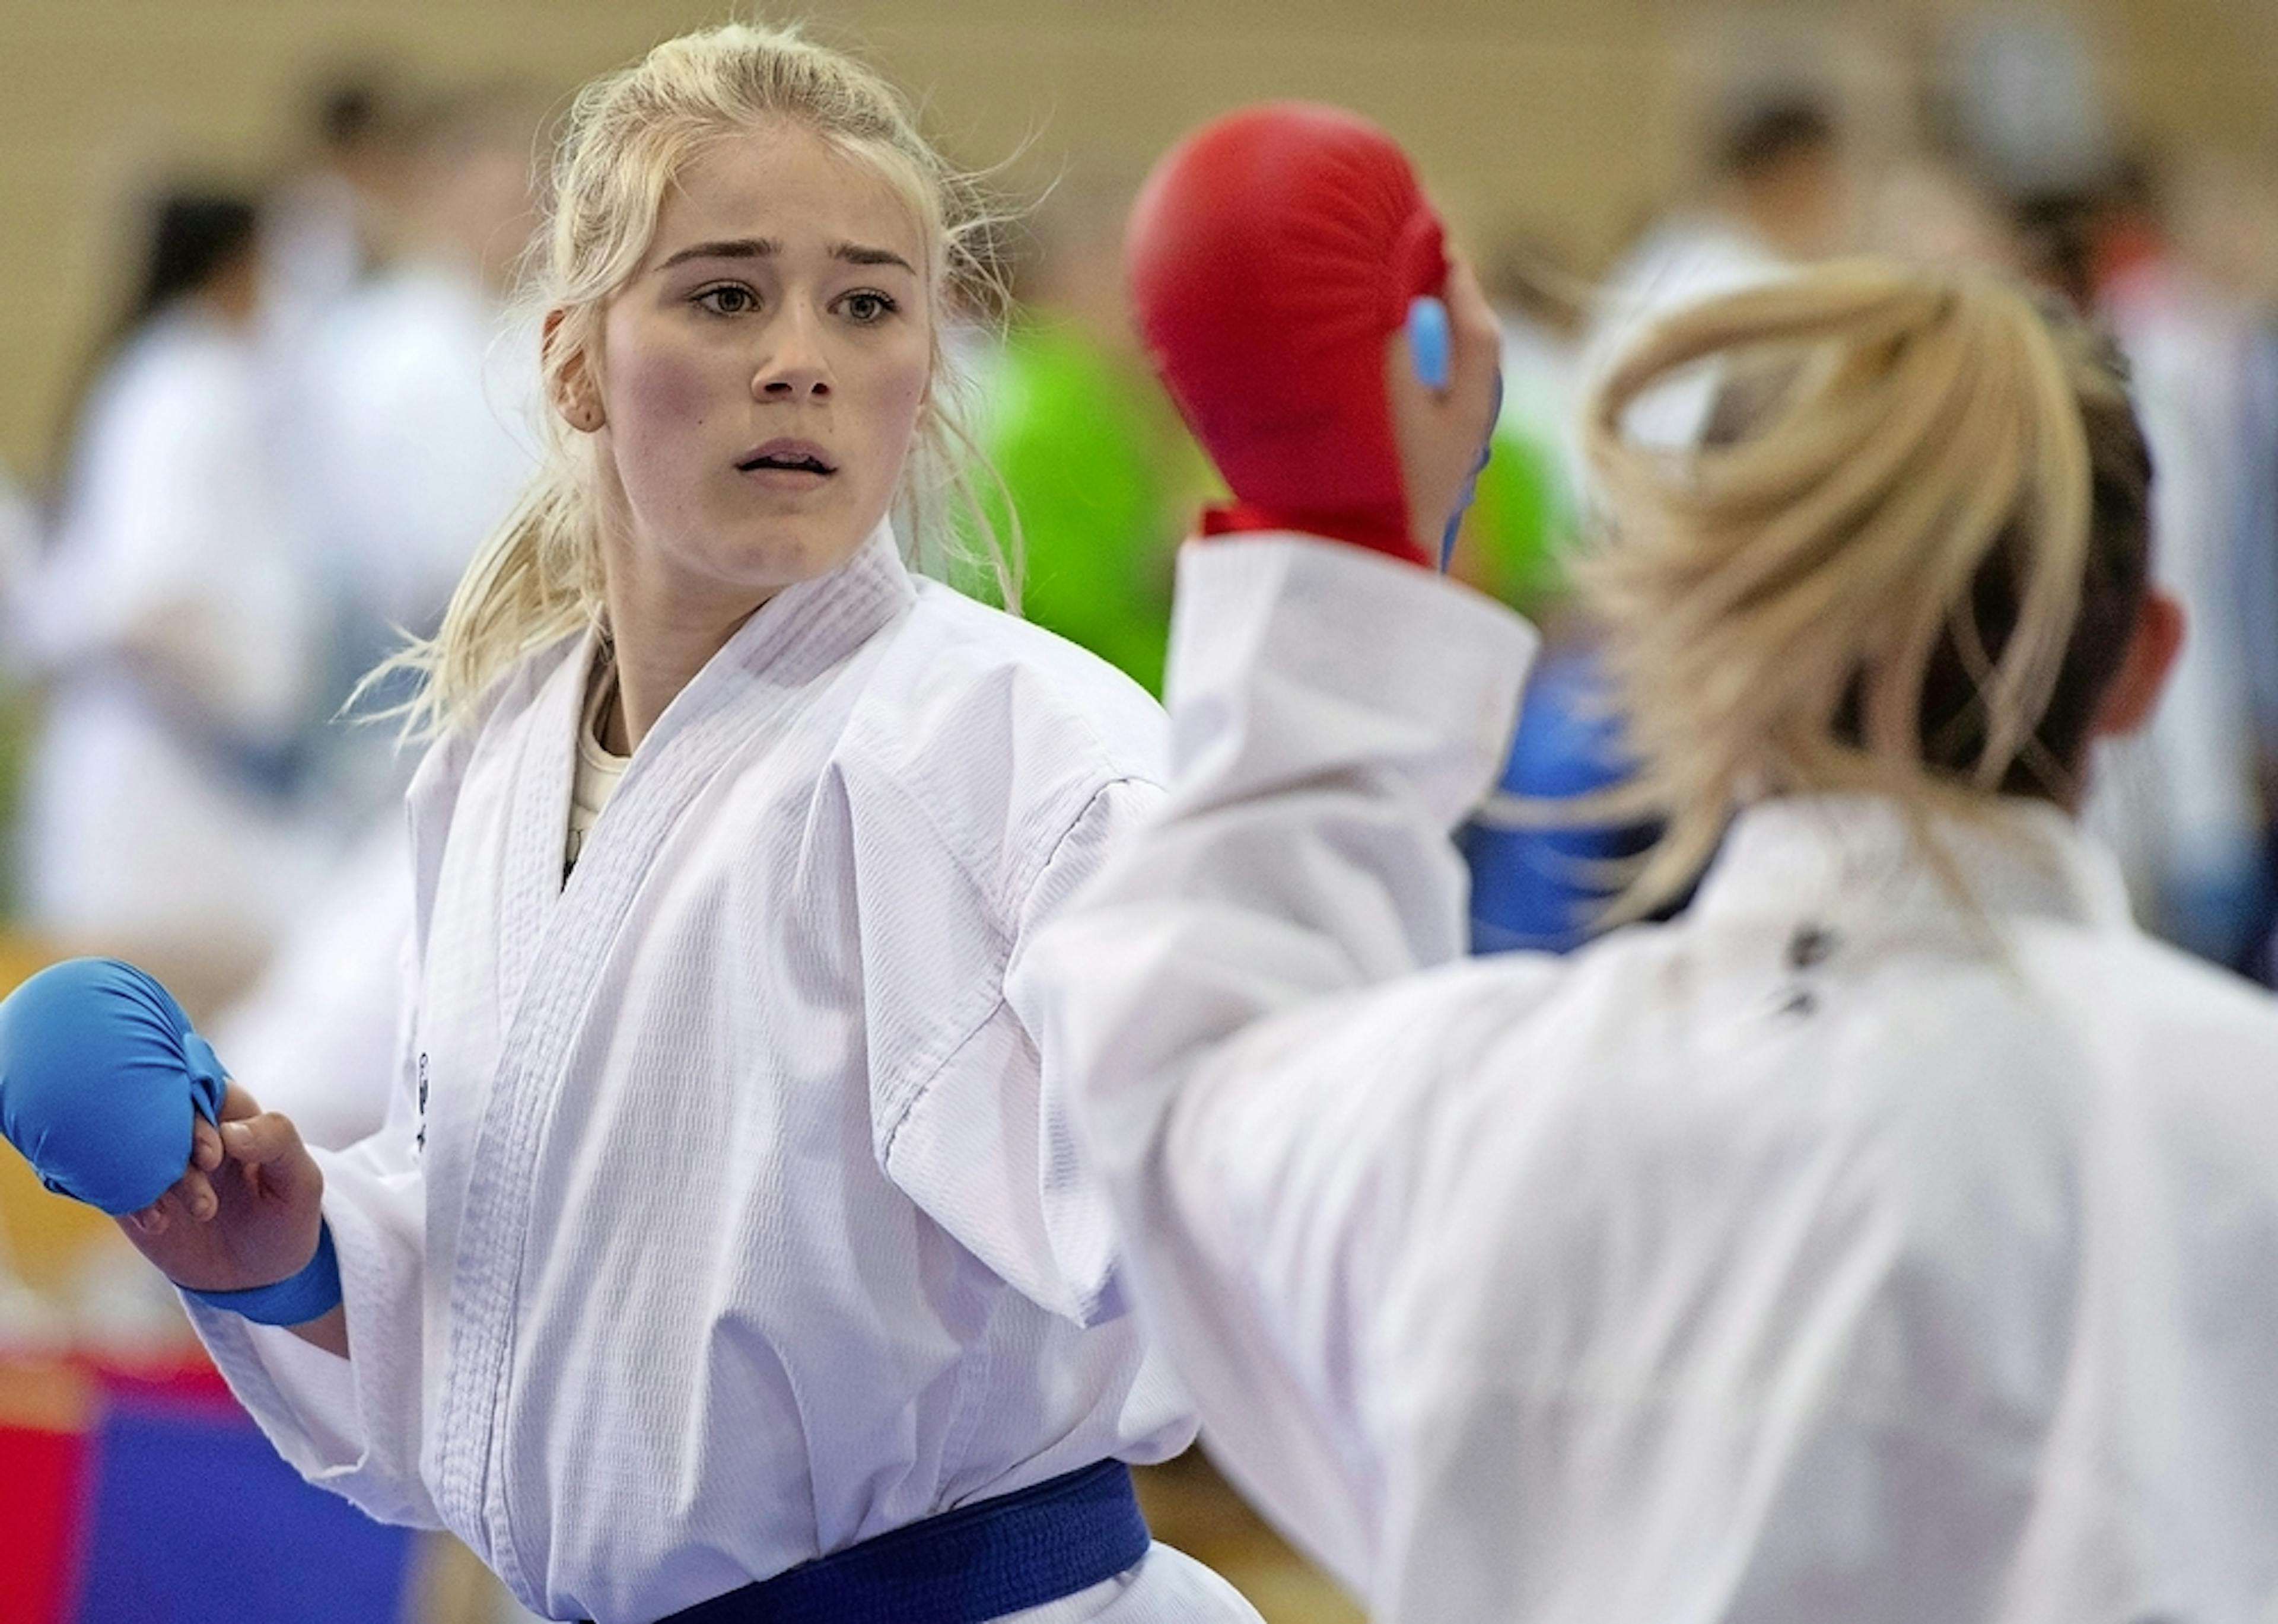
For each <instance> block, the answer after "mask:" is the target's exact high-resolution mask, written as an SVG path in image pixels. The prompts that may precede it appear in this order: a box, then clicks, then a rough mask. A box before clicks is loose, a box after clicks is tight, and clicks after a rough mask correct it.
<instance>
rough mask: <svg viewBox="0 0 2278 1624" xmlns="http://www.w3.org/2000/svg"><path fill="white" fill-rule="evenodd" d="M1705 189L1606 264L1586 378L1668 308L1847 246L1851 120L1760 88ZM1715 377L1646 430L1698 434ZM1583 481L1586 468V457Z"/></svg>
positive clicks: (1650, 412) (1722, 131)
mask: <svg viewBox="0 0 2278 1624" xmlns="http://www.w3.org/2000/svg"><path fill="white" fill-rule="evenodd" d="M1852 215H1853V198H1852V191H1851V182H1850V178H1849V173H1848V171H1847V169H1846V161H1845V154H1844V149H1843V141H1842V131H1841V128H1840V126H1838V123H1837V122H1836V118H1835V115H1834V113H1833V112H1832V111H1830V110H1829V107H1828V106H1827V104H1826V103H1825V102H1824V101H1823V99H1821V98H1820V97H1819V96H1817V95H1813V94H1811V93H1809V92H1806V91H1792V92H1787V91H1784V92H1778V93H1765V94H1758V95H1752V96H1750V97H1748V98H1747V99H1745V100H1744V101H1742V102H1740V103H1739V104H1738V105H1737V106H1735V107H1734V108H1733V109H1732V110H1731V111H1730V112H1728V113H1727V114H1726V115H1725V116H1724V119H1723V121H1722V123H1721V125H1720V126H1719V127H1718V128H1717V129H1716V132H1715V133H1714V134H1713V135H1712V137H1711V139H1710V141H1709V179H1708V182H1707V185H1706V186H1705V187H1704V188H1703V190H1702V192H1701V195H1700V196H1698V197H1697V198H1695V199H1693V200H1692V201H1690V202H1686V203H1685V204H1683V205H1681V206H1679V207H1678V208H1677V209H1675V210H1671V211H1670V213H1669V214H1668V215H1667V216H1666V217H1663V219H1662V220H1660V221H1659V222H1658V223H1657V224H1655V225H1653V226H1651V227H1650V228H1648V229H1647V231H1646V232H1645V233H1644V234H1643V235H1642V236H1640V238H1639V240H1637V242H1636V243H1635V244H1634V245H1633V246H1632V248H1630V250H1629V251H1628V253H1627V254H1625V255H1624V256H1623V257H1622V259H1621V261H1620V263H1617V265H1616V266H1615V267H1614V269H1613V271H1611V272H1610V273H1609V274H1608V276H1607V278H1606V280H1605V284H1604V286H1603V287H1602V288H1601V290H1600V292H1599V295H1598V308H1597V309H1596V311H1595V313H1594V316H1593V318H1592V320H1591V323H1590V326H1589V331H1588V332H1587V334H1586V336H1585V338H1584V339H1583V342H1582V352H1581V362H1580V369H1579V372H1580V379H1581V385H1582V388H1583V389H1585V390H1586V389H1587V388H1589V387H1591V386H1592V385H1594V384H1595V383H1596V382H1597V381H1598V380H1599V379H1600V378H1601V377H1604V376H1605V374H1606V372H1607V371H1608V370H1609V369H1610V368H1611V367H1612V365H1613V364H1614V362H1615V360H1616V358H1617V356H1619V355H1621V353H1622V352H1623V351H1624V349H1625V348H1626V347H1628V345H1629V343H1630V342H1631V340H1632V339H1634V338H1635V337H1636V336H1637V335H1638V334H1639V333H1640V332H1644V331H1645V330H1646V328H1647V327H1648V326H1650V325H1651V324H1653V323H1654V322H1655V320H1656V319H1658V318H1659V317H1661V316H1663V315H1666V314H1667V313H1668V312H1670V311H1671V310H1674V309H1681V308H1682V307H1684V306H1686V305H1687V304H1691V303H1693V302H1694V301H1699V300H1702V299H1707V298H1710V297H1713V296H1714V295H1716V294H1724V293H1730V292H1732V291H1733V290H1735V289H1737V288H1742V287H1750V286H1755V285H1756V284H1758V283H1761V282H1766V281H1770V280H1772V279H1773V278H1777V277H1779V276H1782V275H1785V273H1786V272H1787V271H1789V270H1790V269H1791V268H1792V267H1793V266H1796V265H1800V264H1807V263H1810V262H1812V261H1814V260H1818V259H1823V258H1824V257H1826V256H1827V255H1830V254H1832V253H1834V252H1836V251H1837V250H1838V249H1839V248H1842V247H1843V246H1844V245H1845V242H1846V237H1847V234H1848V233H1849V232H1850V230H1851V225H1852ZM1714 387H1715V385H1714V382H1713V380H1711V379H1709V378H1707V377H1702V378H1700V379H1698V380H1695V381H1693V383H1691V384H1689V385H1685V386H1683V387H1678V388H1671V389H1667V390H1663V391H1662V392H1661V393H1659V394H1658V395H1657V396H1656V397H1655V399H1654V400H1652V401H1649V402H1645V403H1642V404H1641V406H1640V414H1641V415H1640V420H1639V423H1638V424H1637V425H1636V426H1637V427H1638V428H1639V430H1640V432H1643V433H1645V434H1647V436H1648V437H1649V438H1653V439H1655V441H1658V442H1663V443H1666V444H1668V445H1671V446H1681V445H1686V444H1689V443H1690V442H1691V441H1692V440H1693V439H1694V438H1696V437H1697V436H1698V435H1699V433H1700V431H1701V425H1702V424H1703V423H1706V421H1707V420H1708V416H1709V400H1710V398H1711V394H1712V392H1713V390H1714ZM1574 476H1575V480H1576V484H1577V486H1578V488H1580V489H1583V490H1587V488H1588V470H1587V469H1586V468H1577V469H1574Z"/></svg>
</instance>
